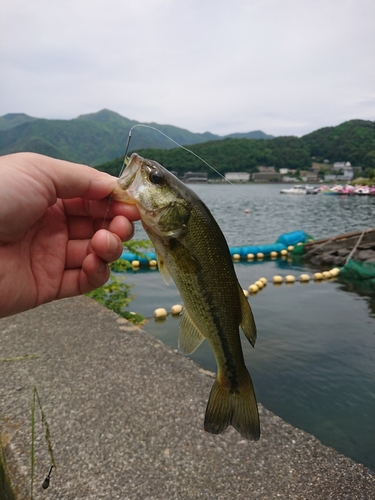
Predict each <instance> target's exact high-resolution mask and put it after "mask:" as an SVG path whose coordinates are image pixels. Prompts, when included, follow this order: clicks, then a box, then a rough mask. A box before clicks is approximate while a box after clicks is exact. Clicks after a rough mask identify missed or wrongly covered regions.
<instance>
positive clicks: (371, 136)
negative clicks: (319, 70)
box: [98, 120, 375, 177]
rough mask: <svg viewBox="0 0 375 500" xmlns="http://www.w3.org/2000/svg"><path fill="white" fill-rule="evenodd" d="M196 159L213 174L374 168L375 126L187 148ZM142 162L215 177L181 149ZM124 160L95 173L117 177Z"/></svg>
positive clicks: (353, 124)
mask: <svg viewBox="0 0 375 500" xmlns="http://www.w3.org/2000/svg"><path fill="white" fill-rule="evenodd" d="M189 149H190V150H192V151H193V152H194V153H195V154H196V155H198V156H200V157H201V158H204V160H205V161H206V162H208V163H209V164H210V165H212V166H213V167H214V168H215V169H216V170H217V171H218V172H220V173H221V174H224V173H225V172H235V171H243V172H255V171H257V167H258V166H260V165H262V166H274V167H275V168H276V170H279V169H280V168H291V169H297V170H308V169H309V168H310V165H311V160H312V157H315V161H323V160H324V159H329V161H330V163H333V162H335V161H350V162H351V163H352V165H354V166H361V167H363V168H364V169H366V168H375V122H370V121H364V120H351V121H348V122H345V123H343V124H341V125H338V126H337V127H328V128H323V129H320V130H317V131H316V132H313V133H311V134H307V135H305V136H303V137H301V138H298V137H294V136H288V137H275V138H273V139H271V140H267V141H259V140H255V139H230V138H229V139H224V140H220V141H217V140H215V141H210V142H205V143H203V144H194V145H191V146H189ZM137 152H138V153H139V154H140V155H141V156H144V157H146V158H151V159H153V160H156V161H158V162H159V163H161V164H162V165H164V166H165V167H167V168H168V169H169V170H173V171H175V172H177V173H178V175H179V176H182V175H183V174H184V173H185V172H187V171H193V172H194V171H196V172H207V173H208V174H209V176H210V177H215V176H216V174H215V172H214V171H213V170H211V169H209V168H208V167H207V165H206V164H204V163H203V162H202V161H201V160H199V159H198V158H197V157H196V156H194V155H192V154H190V153H188V152H187V151H185V150H183V149H181V148H174V149H170V150H160V149H137ZM122 163H123V157H120V158H117V159H116V160H113V161H111V162H107V163H105V164H103V165H100V166H99V167H98V168H99V169H100V170H103V171H106V172H109V173H111V174H113V175H118V174H119V172H120V170H121V166H122Z"/></svg>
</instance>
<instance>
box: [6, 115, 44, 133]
mask: <svg viewBox="0 0 375 500" xmlns="http://www.w3.org/2000/svg"><path fill="white" fill-rule="evenodd" d="M34 120H37V118H33V117H32V116H28V115H25V114H24V113H9V114H7V115H4V116H0V130H10V129H11V128H14V127H18V125H22V124H23V123H28V122H32V121H34Z"/></svg>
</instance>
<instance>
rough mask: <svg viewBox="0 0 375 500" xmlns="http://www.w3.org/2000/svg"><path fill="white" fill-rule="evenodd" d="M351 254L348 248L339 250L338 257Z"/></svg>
mask: <svg viewBox="0 0 375 500" xmlns="http://www.w3.org/2000/svg"><path fill="white" fill-rule="evenodd" d="M349 254H350V250H348V249H347V248H340V249H339V250H337V255H339V256H340V257H346V256H347V255H349Z"/></svg>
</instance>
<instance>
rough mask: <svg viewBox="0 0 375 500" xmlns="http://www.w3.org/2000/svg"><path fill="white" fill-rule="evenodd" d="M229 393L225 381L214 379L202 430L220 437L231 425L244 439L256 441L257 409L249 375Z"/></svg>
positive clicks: (257, 426)
mask: <svg viewBox="0 0 375 500" xmlns="http://www.w3.org/2000/svg"><path fill="white" fill-rule="evenodd" d="M242 379H243V380H242V382H241V383H240V385H239V386H238V387H237V388H235V389H233V388H232V387H231V385H230V382H229V380H226V379H223V380H221V379H220V378H217V379H216V380H215V383H214V385H213V386H212V389H211V393H210V397H209V400H208V403H207V409H206V416H205V419H204V428H205V430H206V431H207V432H210V433H211V434H220V433H221V432H223V431H224V430H225V429H226V428H227V427H228V425H232V426H233V427H234V428H235V429H236V430H237V431H238V432H239V433H240V434H241V435H242V436H243V437H244V438H246V439H251V440H254V441H257V440H258V439H259V437H260V424H259V413H258V405H257V401H256V397H255V392H254V388H253V384H252V381H251V378H250V375H249V373H248V372H247V370H246V375H244V376H243V377H242Z"/></svg>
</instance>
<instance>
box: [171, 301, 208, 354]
mask: <svg viewBox="0 0 375 500" xmlns="http://www.w3.org/2000/svg"><path fill="white" fill-rule="evenodd" d="M204 338H205V337H204V336H203V335H202V333H201V332H200V331H199V330H198V328H197V327H196V326H195V324H194V323H193V321H192V319H191V318H190V316H189V313H188V312H187V311H186V310H184V312H183V313H182V318H181V323H180V332H179V336H178V349H179V351H180V352H181V353H182V354H191V353H192V352H194V351H195V350H196V349H197V348H198V347H199V346H200V345H201V343H202V342H203V341H204Z"/></svg>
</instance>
